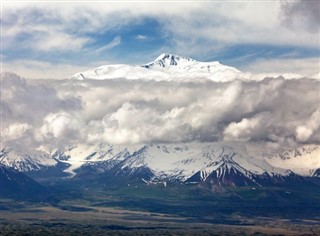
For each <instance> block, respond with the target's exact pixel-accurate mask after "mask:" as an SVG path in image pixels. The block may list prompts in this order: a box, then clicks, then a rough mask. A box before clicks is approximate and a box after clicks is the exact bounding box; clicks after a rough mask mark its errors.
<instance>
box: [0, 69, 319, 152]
mask: <svg viewBox="0 0 320 236" xmlns="http://www.w3.org/2000/svg"><path fill="white" fill-rule="evenodd" d="M1 80H2V87H1V93H2V97H1V105H2V110H1V115H2V121H3V122H2V127H1V134H2V139H3V143H2V145H10V146H14V145H22V146H25V147H29V148H37V147H39V146H41V145H44V146H49V147H53V148H56V147H65V146H68V145H73V144H80V143H87V144H94V143H99V142H107V143H110V144H132V143H154V142H192V141H196V142H214V141H245V142H271V143H276V144H279V145H283V144H286V143H320V127H319V124H320V106H319V101H320V94H319V91H320V90H319V89H320V82H319V81H317V80H312V79H300V80H285V79H283V78H265V79H264V80H262V81H249V82H248V81H247V82H244V81H237V80H236V81H232V82H226V83H216V82H212V81H206V82H201V83H177V82H174V81H171V82H170V81H166V82H164V81H162V82H156V81H145V80H135V81H132V80H126V79H118V80H100V81H97V80H85V81H77V80H60V81H57V80H46V81H44V80H36V81H35V80H25V79H22V78H20V77H18V76H16V75H14V74H3V75H2V78H1ZM44 83H45V85H44Z"/></svg>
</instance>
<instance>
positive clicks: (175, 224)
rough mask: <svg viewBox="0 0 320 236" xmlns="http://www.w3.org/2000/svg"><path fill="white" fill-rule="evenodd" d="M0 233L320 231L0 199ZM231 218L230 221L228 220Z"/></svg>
mask: <svg viewBox="0 0 320 236" xmlns="http://www.w3.org/2000/svg"><path fill="white" fill-rule="evenodd" d="M0 204H1V205H0V206H1V212H0V235H10V236H11V235H320V221H319V220H317V219H314V220H292V219H290V220H289V219H281V218H263V217H253V218H249V217H244V216H240V215H235V214H234V215H230V216H229V217H230V219H229V221H226V222H225V223H216V222H215V221H214V220H213V221H212V222H210V221H205V222H201V219H199V218H194V217H184V216H179V215H175V214H164V213H156V212H148V211H144V210H128V209H123V208H120V207H106V206H90V205H87V204H84V205H79V204H77V205H65V204H59V205H57V206H52V205H50V204H45V203H43V204H42V203H27V202H18V201H13V200H5V199H2V200H1V201H0ZM228 222H229V223H228ZM230 222H234V223H230Z"/></svg>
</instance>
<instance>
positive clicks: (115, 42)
mask: <svg viewBox="0 0 320 236" xmlns="http://www.w3.org/2000/svg"><path fill="white" fill-rule="evenodd" d="M120 43H121V37H120V36H116V37H114V39H112V41H111V42H109V43H108V44H107V45H105V46H103V47H101V48H98V49H97V50H96V52H97V53H100V52H103V51H107V50H110V49H112V48H114V47H116V46H118V45H119V44H120Z"/></svg>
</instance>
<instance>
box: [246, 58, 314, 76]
mask: <svg viewBox="0 0 320 236" xmlns="http://www.w3.org/2000/svg"><path fill="white" fill-rule="evenodd" d="M319 65H320V58H316V57H314V58H303V59H298V58H296V59H295V58H277V59H258V60H256V61H253V62H252V63H250V64H249V65H247V66H245V67H244V68H242V69H243V70H245V71H249V72H253V73H274V74H275V73H277V74H283V75H284V74H290V73H291V74H296V75H301V76H305V77H313V78H318V75H317V74H318V73H319V72H320V67H319Z"/></svg>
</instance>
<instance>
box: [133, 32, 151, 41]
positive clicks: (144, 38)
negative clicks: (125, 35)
mask: <svg viewBox="0 0 320 236" xmlns="http://www.w3.org/2000/svg"><path fill="white" fill-rule="evenodd" d="M135 39H137V40H141V41H144V40H147V39H148V36H146V35H143V34H138V35H136V37H135Z"/></svg>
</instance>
